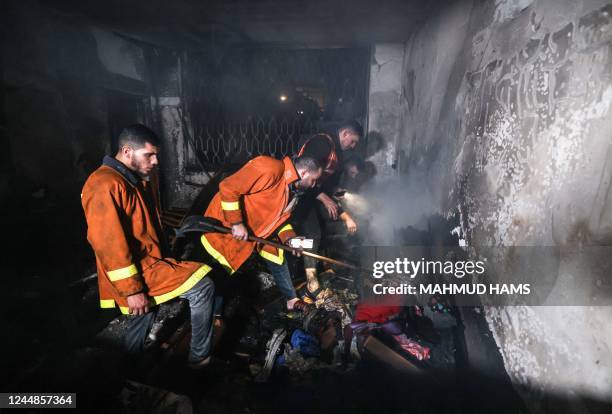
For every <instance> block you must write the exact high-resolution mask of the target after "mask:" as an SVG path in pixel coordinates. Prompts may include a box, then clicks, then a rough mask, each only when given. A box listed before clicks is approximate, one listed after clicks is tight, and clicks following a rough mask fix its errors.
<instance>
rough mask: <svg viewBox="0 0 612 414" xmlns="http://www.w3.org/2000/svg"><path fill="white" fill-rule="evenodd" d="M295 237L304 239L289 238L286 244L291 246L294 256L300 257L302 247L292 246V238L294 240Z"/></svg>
mask: <svg viewBox="0 0 612 414" xmlns="http://www.w3.org/2000/svg"><path fill="white" fill-rule="evenodd" d="M294 239H298V240H299V239H303V237H294V238H292V239H289V240H287V242H286V243H285V244H286V245H287V246H289V247H290V248H291V254H293V255H294V256H297V257H300V256H301V255H302V249H301V248H297V247H293V246H292V243H291V240H294Z"/></svg>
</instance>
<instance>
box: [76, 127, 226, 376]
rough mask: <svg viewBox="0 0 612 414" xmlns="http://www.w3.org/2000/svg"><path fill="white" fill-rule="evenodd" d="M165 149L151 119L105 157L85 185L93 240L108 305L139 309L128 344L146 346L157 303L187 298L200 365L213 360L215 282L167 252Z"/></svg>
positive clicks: (193, 353) (193, 355) (192, 359)
mask: <svg viewBox="0 0 612 414" xmlns="http://www.w3.org/2000/svg"><path fill="white" fill-rule="evenodd" d="M158 147H159V145H158V141H157V137H156V136H155V134H154V133H153V132H152V131H151V130H150V129H148V128H147V127H145V126H144V125H139V124H136V125H131V126H128V127H127V128H125V129H124V130H123V131H122V132H121V134H120V135H119V150H118V152H117V154H116V156H115V157H114V158H113V157H108V156H107V157H105V158H104V161H103V164H102V166H100V168H98V169H97V170H96V171H94V172H93V173H92V174H91V175H90V176H89V178H88V179H87V181H86V182H85V186H84V187H83V192H82V194H81V201H82V205H83V209H84V211H85V217H86V219H87V226H88V230H87V239H88V241H89V243H90V244H91V246H92V247H93V250H94V253H95V255H96V264H97V268H98V285H99V290H100V306H101V307H102V308H116V307H118V308H119V309H120V310H121V312H122V313H124V314H129V315H132V316H130V319H131V321H130V328H129V329H128V332H127V334H126V336H125V338H124V339H125V346H126V348H127V350H128V351H129V352H135V351H140V350H142V348H143V346H144V342H145V338H146V336H147V333H148V331H149V329H150V327H151V325H152V323H153V320H154V318H155V312H154V309H155V306H156V305H159V304H160V303H163V302H166V301H168V300H170V299H174V298H177V297H183V298H185V299H187V300H188V301H189V305H190V309H191V326H192V338H191V349H190V356H189V364H190V366H192V367H193V368H199V367H202V366H205V365H207V364H208V362H209V361H210V357H209V354H210V347H211V339H212V329H211V327H212V322H213V318H212V303H213V299H214V284H213V282H212V280H211V278H210V277H206V275H207V273H208V272H209V271H210V270H211V268H210V267H209V266H207V265H205V264H202V263H196V262H186V261H184V262H180V261H177V260H174V259H172V258H170V257H168V255H167V252H168V247H167V243H166V242H165V240H164V233H163V230H162V224H161V220H160V214H159V206H158V202H157V200H158V198H157V192H156V188H154V187H155V186H154V185H153V180H151V178H152V177H154V172H155V170H156V166H157V155H158Z"/></svg>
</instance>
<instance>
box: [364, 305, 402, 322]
mask: <svg viewBox="0 0 612 414" xmlns="http://www.w3.org/2000/svg"><path fill="white" fill-rule="evenodd" d="M400 310H401V307H399V306H372V305H365V304H362V303H360V304H358V305H357V308H356V310H355V321H367V322H371V323H384V322H387V320H388V319H389V317H390V316H393V315H397V314H398V313H399V312H400Z"/></svg>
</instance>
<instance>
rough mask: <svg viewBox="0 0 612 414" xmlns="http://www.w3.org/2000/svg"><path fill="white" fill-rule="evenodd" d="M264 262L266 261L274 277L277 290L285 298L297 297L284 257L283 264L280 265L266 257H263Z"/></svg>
mask: <svg viewBox="0 0 612 414" xmlns="http://www.w3.org/2000/svg"><path fill="white" fill-rule="evenodd" d="M264 262H266V265H267V266H268V270H269V271H270V274H271V275H272V277H273V278H274V282H275V283H276V287H277V288H278V290H280V292H281V294H282V295H283V296H284V297H285V299H286V300H291V299H295V298H296V297H297V294H296V293H295V288H294V287H293V282H292V281H291V273H289V266H287V260H286V259H284V260H283V264H280V265H279V264H276V263H274V262H271V261H269V260H266V259H264Z"/></svg>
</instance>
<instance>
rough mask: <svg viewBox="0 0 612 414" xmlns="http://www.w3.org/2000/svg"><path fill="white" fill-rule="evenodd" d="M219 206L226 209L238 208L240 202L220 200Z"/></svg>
mask: <svg viewBox="0 0 612 414" xmlns="http://www.w3.org/2000/svg"><path fill="white" fill-rule="evenodd" d="M221 208H222V209H223V210H226V211H236V210H240V204H239V203H238V202H237V201H222V202H221Z"/></svg>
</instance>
